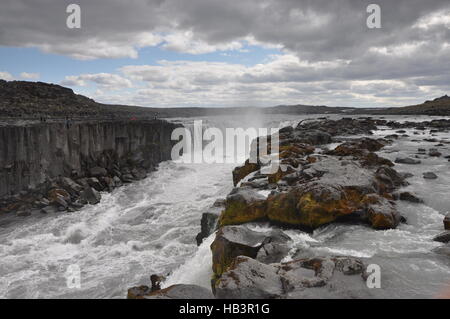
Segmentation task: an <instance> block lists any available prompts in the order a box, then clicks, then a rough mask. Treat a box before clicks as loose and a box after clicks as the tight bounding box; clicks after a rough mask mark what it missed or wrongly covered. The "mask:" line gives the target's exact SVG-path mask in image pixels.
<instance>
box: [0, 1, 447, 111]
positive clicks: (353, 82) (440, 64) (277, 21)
mask: <svg viewBox="0 0 450 319" xmlns="http://www.w3.org/2000/svg"><path fill="white" fill-rule="evenodd" d="M71 3H74V4H78V5H79V6H80V8H81V28H79V29H78V28H74V29H70V28H68V27H67V24H66V21H67V18H68V16H69V15H70V13H67V12H66V8H67V6H68V5H69V4H71ZM371 3H374V4H377V5H379V7H380V8H381V14H380V21H381V28H368V26H367V18H368V17H369V16H370V15H371V12H369V13H368V12H367V7H368V5H369V4H371ZM0 79H5V80H26V81H43V82H50V83H55V84H60V85H63V86H66V87H70V88H72V89H73V90H74V91H75V92H77V93H79V94H83V95H86V96H88V97H91V98H94V99H95V100H97V101H99V102H103V103H112V104H128V105H141V106H152V107H188V106H199V107H227V106H261V107H263V106H274V105H281V104H309V105H329V106H352V107H387V106H389V107H391V106H404V105H412V104H419V103H422V102H424V101H425V100H429V99H433V98H436V97H439V96H442V95H445V94H450V1H449V0H426V1H425V0H395V1H392V0H370V1H368V0H239V1H223V0H127V1H123V0H70V1H66V0H2V1H1V2H0Z"/></svg>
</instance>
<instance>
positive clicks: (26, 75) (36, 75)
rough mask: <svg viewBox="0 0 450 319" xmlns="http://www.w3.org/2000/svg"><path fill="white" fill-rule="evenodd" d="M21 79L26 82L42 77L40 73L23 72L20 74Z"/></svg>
mask: <svg viewBox="0 0 450 319" xmlns="http://www.w3.org/2000/svg"><path fill="white" fill-rule="evenodd" d="M20 77H21V78H22V79H25V80H38V79H39V78H40V77H41V75H40V74H39V73H28V72H22V73H20Z"/></svg>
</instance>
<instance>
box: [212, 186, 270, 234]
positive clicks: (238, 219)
mask: <svg viewBox="0 0 450 319" xmlns="http://www.w3.org/2000/svg"><path fill="white" fill-rule="evenodd" d="M265 200H266V197H265V196H263V195H261V194H259V193H258V192H257V191H256V190H254V189H252V188H249V187H238V188H234V189H233V190H232V191H231V192H230V194H229V195H228V196H227V198H226V203H225V210H224V211H223V212H222V214H221V215H220V218H219V226H226V225H238V224H243V223H247V222H251V221H257V220H261V219H263V218H264V217H265Z"/></svg>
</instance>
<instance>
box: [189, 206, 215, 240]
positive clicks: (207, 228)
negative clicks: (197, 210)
mask: <svg viewBox="0 0 450 319" xmlns="http://www.w3.org/2000/svg"><path fill="white" fill-rule="evenodd" d="M219 216H220V209H219V210H217V209H216V210H211V211H209V212H206V213H203V214H202V219H201V222H200V225H201V230H200V232H199V233H198V234H197V236H196V237H195V239H196V241H197V246H200V245H201V243H202V242H203V240H204V239H205V238H207V237H208V236H209V235H211V234H212V233H213V232H214V231H215V230H216V229H217V221H218V219H219Z"/></svg>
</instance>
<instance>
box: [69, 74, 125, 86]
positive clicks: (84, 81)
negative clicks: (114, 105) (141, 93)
mask: <svg viewBox="0 0 450 319" xmlns="http://www.w3.org/2000/svg"><path fill="white" fill-rule="evenodd" d="M88 82H91V83H94V84H96V85H98V86H99V87H101V88H107V89H110V90H120V89H126V88H131V87H132V83H131V81H130V80H128V79H126V78H124V77H121V76H120V75H117V74H110V73H97V74H81V75H71V76H66V77H65V79H64V81H62V82H61V84H62V85H67V86H87V85H88Z"/></svg>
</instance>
